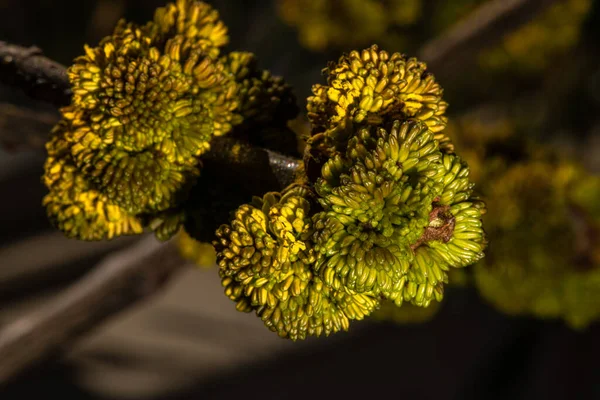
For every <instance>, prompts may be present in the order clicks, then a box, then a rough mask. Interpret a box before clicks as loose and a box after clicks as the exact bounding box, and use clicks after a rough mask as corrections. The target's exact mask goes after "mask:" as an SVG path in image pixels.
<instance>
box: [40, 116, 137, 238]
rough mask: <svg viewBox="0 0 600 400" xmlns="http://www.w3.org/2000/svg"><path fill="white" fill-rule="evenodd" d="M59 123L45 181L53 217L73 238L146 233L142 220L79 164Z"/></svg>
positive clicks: (46, 200)
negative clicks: (104, 191) (94, 182)
mask: <svg viewBox="0 0 600 400" xmlns="http://www.w3.org/2000/svg"><path fill="white" fill-rule="evenodd" d="M61 129H64V128H63V124H59V125H58V126H57V127H56V128H55V129H54V132H53V137H52V138H51V140H50V141H49V142H48V143H47V144H46V149H47V151H48V158H47V159H46V163H45V165H44V177H43V181H44V183H45V185H46V186H47V187H48V189H49V193H48V194H47V195H46V196H45V197H44V199H43V202H42V204H43V205H44V206H45V207H46V211H47V213H48V216H49V218H50V220H51V221H52V222H53V223H54V224H55V225H56V226H57V227H58V228H59V229H60V230H61V231H63V232H64V233H65V235H66V236H67V237H69V238H77V239H80V240H102V239H111V238H113V237H116V236H120V235H135V234H140V233H142V229H143V227H142V221H141V220H140V219H139V218H137V217H136V216H135V215H132V214H130V213H128V212H126V211H125V210H123V209H122V208H121V207H120V206H118V205H116V204H114V203H112V202H111V201H110V200H109V199H108V198H107V197H106V196H105V195H103V194H102V193H101V192H99V191H98V190H95V189H94V187H93V185H91V184H90V182H89V181H88V180H87V179H86V178H85V177H84V176H83V174H82V173H81V172H80V171H79V170H77V168H76V167H75V165H74V163H73V161H72V159H71V155H70V153H69V146H68V143H67V142H66V141H65V140H64V139H62V137H61V135H60V132H59V131H60V130H61Z"/></svg>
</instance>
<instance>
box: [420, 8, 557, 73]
mask: <svg viewBox="0 0 600 400" xmlns="http://www.w3.org/2000/svg"><path fill="white" fill-rule="evenodd" d="M556 1H557V0H490V1H488V2H486V3H484V4H483V5H481V6H480V7H479V8H477V9H476V10H475V11H473V12H472V13H470V14H469V15H468V17H467V18H465V19H464V20H462V21H459V22H458V23H456V25H454V26H452V27H451V28H450V29H449V30H448V31H447V32H445V33H443V34H442V35H440V36H439V37H437V38H435V39H433V40H431V41H430V42H428V43H426V44H425V45H424V46H423V48H422V49H421V51H419V53H418V56H419V58H420V59H422V60H423V61H425V62H427V65H428V67H429V69H430V70H431V71H434V72H435V73H436V74H438V73H439V72H443V74H444V75H445V76H446V75H450V74H451V73H452V72H454V71H458V70H462V69H463V68H462V67H464V65H466V64H467V63H469V62H470V61H472V60H473V58H474V57H476V56H477V54H478V53H479V51H481V50H482V49H483V48H486V47H490V46H493V45H494V44H496V43H497V42H499V41H500V40H501V39H502V38H503V37H504V36H505V35H506V34H508V33H510V32H512V31H514V30H515V29H516V28H518V27H519V26H521V25H523V24H524V23H526V22H529V21H530V20H531V19H532V18H534V17H535V16H536V15H537V14H539V13H540V12H542V11H544V10H545V9H546V8H547V7H548V6H549V5H551V4H552V3H555V2H556ZM458 64H460V65H458Z"/></svg>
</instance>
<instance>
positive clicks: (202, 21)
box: [145, 0, 229, 57]
mask: <svg viewBox="0 0 600 400" xmlns="http://www.w3.org/2000/svg"><path fill="white" fill-rule="evenodd" d="M145 30H146V32H147V34H148V36H150V37H151V38H152V40H153V41H154V42H158V43H160V42H163V43H164V42H165V41H166V40H168V39H169V38H172V37H174V36H183V37H184V38H185V43H184V45H185V47H193V48H198V49H202V50H203V51H204V52H206V53H208V54H209V55H210V56H211V57H217V56H218V55H219V50H220V48H222V47H223V46H225V45H227V43H228V42H229V37H228V36H227V26H225V24H224V23H223V21H221V20H220V18H219V12H218V11H217V10H215V9H214V8H212V7H211V6H210V5H209V4H207V3H205V2H202V1H197V0H177V1H176V2H175V3H169V4H167V5H166V6H165V7H159V8H157V9H156V11H155V12H154V22H152V23H149V24H148V25H147V26H146V27H145Z"/></svg>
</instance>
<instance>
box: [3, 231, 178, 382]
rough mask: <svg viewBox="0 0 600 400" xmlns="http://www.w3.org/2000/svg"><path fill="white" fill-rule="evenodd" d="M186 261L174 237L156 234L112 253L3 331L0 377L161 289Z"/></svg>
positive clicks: (12, 374) (61, 345)
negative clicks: (166, 238) (162, 237)
mask: <svg viewBox="0 0 600 400" xmlns="http://www.w3.org/2000/svg"><path fill="white" fill-rule="evenodd" d="M184 263H185V262H184V261H183V260H182V259H181V258H180V257H179V255H178V250H177V248H176V246H175V244H174V243H173V242H167V243H166V244H165V243H160V242H158V241H157V240H156V239H155V238H154V237H146V238H144V239H141V240H140V241H139V242H138V243H137V244H135V245H133V246H132V247H129V248H127V249H125V250H121V251H119V252H117V253H114V254H112V255H110V256H108V257H107V258H106V259H105V260H104V261H103V262H101V263H100V264H99V265H98V266H96V267H95V268H94V269H93V270H92V271H91V272H90V273H89V274H88V275H86V276H84V277H83V278H82V279H81V280H80V281H78V282H77V283H75V284H74V285H73V286H72V287H70V288H68V289H66V290H65V291H64V292H63V293H61V294H59V295H58V297H57V298H56V299H55V300H54V301H52V302H50V303H48V304H45V305H43V306H42V307H40V308H39V309H38V310H36V311H35V312H33V313H31V314H30V315H26V316H24V317H21V318H18V319H17V320H15V321H14V322H12V323H11V324H9V325H7V326H5V327H4V328H3V329H1V330H0V382H5V381H7V380H8V379H10V378H11V377H13V376H15V375H17V374H18V373H19V372H21V371H22V370H24V369H25V368H26V367H27V366H29V365H31V364H33V363H35V362H39V361H41V360H43V359H44V358H45V357H47V356H50V355H52V354H53V353H56V352H57V351H59V350H61V348H63V347H65V346H66V345H68V343H70V342H71V341H72V340H73V339H75V338H76V337H77V336H79V335H81V334H83V333H85V332H87V331H88V330H90V329H92V328H94V327H96V326H98V325H99V324H100V323H101V322H102V321H104V320H105V319H106V318H107V317H109V316H111V315H114V314H115V313H117V312H119V311H122V310H124V309H125V308H127V307H129V306H131V305H132V304H134V303H136V302H139V301H140V300H143V299H146V298H148V297H149V296H151V295H153V294H155V293H156V292H157V291H158V290H159V289H160V288H161V287H163V286H164V284H165V282H166V281H167V279H168V278H169V277H170V276H171V275H173V273H174V272H175V271H176V270H177V269H178V267H180V266H182V265H184Z"/></svg>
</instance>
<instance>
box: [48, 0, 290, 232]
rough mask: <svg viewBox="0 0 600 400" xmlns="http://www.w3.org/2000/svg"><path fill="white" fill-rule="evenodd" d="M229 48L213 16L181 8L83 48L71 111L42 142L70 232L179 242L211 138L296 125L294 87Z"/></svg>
mask: <svg viewBox="0 0 600 400" xmlns="http://www.w3.org/2000/svg"><path fill="white" fill-rule="evenodd" d="M227 42H228V37H227V29H226V27H225V25H224V24H223V23H222V22H221V21H220V20H219V15H218V13H217V11H216V10H214V9H212V7H210V6H209V5H207V4H205V3H203V2H200V1H193V0H178V1H177V2H176V3H173V4H168V5H167V6H166V7H162V8H159V9H157V10H156V12H155V16H154V21H152V22H149V23H147V24H146V25H143V26H138V25H136V24H133V23H127V22H125V21H120V22H119V24H118V25H117V27H116V28H115V30H114V32H113V34H112V35H111V36H108V37H106V38H105V39H103V40H102V41H101V42H100V43H99V45H98V46H97V47H93V48H92V47H88V46H86V47H85V55H83V56H81V57H78V58H77V59H76V60H75V61H74V64H73V65H72V66H71V67H70V68H69V69H68V75H69V79H70V81H71V84H72V88H73V98H72V103H71V105H69V106H68V107H65V108H63V109H62V110H61V111H62V116H63V118H62V120H61V121H60V123H59V124H58V125H57V126H56V127H55V128H54V130H53V133H52V135H53V138H54V139H53V140H51V141H50V142H49V143H48V144H47V151H48V159H47V162H46V165H45V176H44V182H45V184H46V185H47V187H48V188H49V191H50V193H49V194H48V195H47V196H46V197H45V198H44V205H45V206H46V207H47V211H48V214H49V217H50V219H51V220H52V221H53V222H54V223H55V224H56V225H57V226H58V228H59V229H61V230H62V231H63V232H64V233H65V234H66V235H67V236H69V237H75V238H79V239H83V240H100V239H110V238H112V237H114V236H117V235H124V234H139V233H141V232H142V230H143V227H144V226H147V225H151V226H152V228H153V229H154V230H155V232H156V234H157V236H158V237H159V238H161V239H166V238H168V237H170V236H172V235H173V234H174V233H175V232H177V231H178V229H179V227H180V226H181V224H182V223H183V221H184V219H185V216H184V215H183V214H182V213H181V212H180V211H177V210H178V209H179V207H180V206H181V204H182V203H183V201H185V200H186V198H187V196H188V194H189V191H190V188H191V187H192V186H193V185H194V183H195V182H196V180H197V178H198V176H199V174H200V169H201V162H200V159H199V157H200V156H201V155H202V154H204V153H205V152H207V151H208V150H209V149H210V140H211V138H212V137H213V136H220V135H224V134H226V133H228V132H230V131H232V129H233V127H234V126H238V125H241V124H242V123H243V122H245V121H250V120H262V121H269V120H271V119H273V118H274V115H281V118H282V119H285V118H292V117H293V115H292V114H293V108H292V106H291V104H292V103H293V102H294V97H293V95H292V94H291V91H290V89H289V87H288V86H287V85H286V84H285V83H284V82H283V81H282V80H281V78H278V77H272V76H271V75H270V74H268V73H265V72H263V71H261V70H259V69H258V68H257V67H256V62H255V60H254V59H253V57H251V56H250V55H246V54H244V53H232V54H230V55H221V54H220V52H221V48H222V47H223V46H224V45H226V44H227ZM240 54H242V55H240ZM240 59H242V61H240ZM290 110H291V111H290ZM66 181H68V182H78V184H77V185H74V184H71V183H70V184H67V183H64V182H66ZM108 210H110V211H108Z"/></svg>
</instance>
